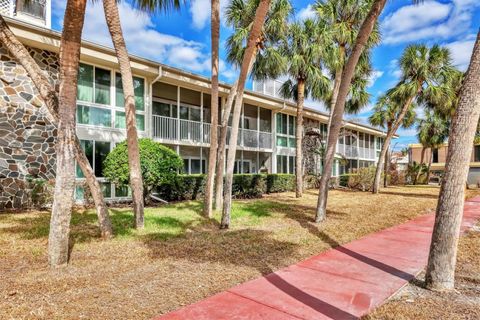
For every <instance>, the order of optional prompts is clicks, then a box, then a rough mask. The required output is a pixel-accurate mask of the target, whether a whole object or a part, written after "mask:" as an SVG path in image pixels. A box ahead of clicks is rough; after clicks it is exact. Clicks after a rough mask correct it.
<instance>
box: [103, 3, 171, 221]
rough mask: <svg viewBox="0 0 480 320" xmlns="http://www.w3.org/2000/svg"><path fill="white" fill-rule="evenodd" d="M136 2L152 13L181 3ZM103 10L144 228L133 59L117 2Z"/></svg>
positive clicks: (135, 207)
mask: <svg viewBox="0 0 480 320" xmlns="http://www.w3.org/2000/svg"><path fill="white" fill-rule="evenodd" d="M134 2H135V3H136V5H138V6H139V7H140V8H141V9H143V10H148V11H154V10H157V9H160V10H167V9H169V8H171V7H174V8H175V9H178V8H179V6H180V4H179V1H178V0H166V1H165V0H156V1H153V0H149V1H144V0H136V1H134ZM103 9H104V12H105V19H106V21H107V26H108V30H109V32H110V36H111V38H112V42H113V46H114V48H115V53H116V55H117V59H118V63H119V66H120V74H121V79H122V88H123V95H124V99H125V101H124V105H125V121H126V129H127V142H128V143H127V145H128V167H129V169H130V188H131V189H132V202H133V213H134V217H135V228H137V229H142V228H143V227H144V212H143V210H144V192H143V182H142V172H141V167H140V149H139V146H138V133H137V125H136V116H135V114H136V111H135V92H134V87H133V75H132V69H131V66H130V58H129V56H128V51H127V46H126V44H125V39H124V38H123V32H122V26H121V24H120V14H119V12H118V4H117V0H103Z"/></svg>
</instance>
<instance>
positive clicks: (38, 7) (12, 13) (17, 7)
mask: <svg viewBox="0 0 480 320" xmlns="http://www.w3.org/2000/svg"><path fill="white" fill-rule="evenodd" d="M50 6H51V3H50V0H30V1H25V0H0V14H2V15H4V16H7V17H11V18H18V19H20V20H24V21H27V22H30V23H34V24H39V25H42V26H46V27H47V28H50Z"/></svg>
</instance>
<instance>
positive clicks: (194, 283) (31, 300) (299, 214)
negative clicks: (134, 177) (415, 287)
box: [0, 187, 477, 319]
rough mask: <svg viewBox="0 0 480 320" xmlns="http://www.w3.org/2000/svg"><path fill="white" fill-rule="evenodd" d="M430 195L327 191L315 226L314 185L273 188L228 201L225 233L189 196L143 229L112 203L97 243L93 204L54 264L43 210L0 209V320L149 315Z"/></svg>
mask: <svg viewBox="0 0 480 320" xmlns="http://www.w3.org/2000/svg"><path fill="white" fill-rule="evenodd" d="M476 194H477V192H476V191H469V195H470V196H473V195H476ZM437 195H438V189H437V188H417V187H392V188H388V189H387V190H383V192H382V193H381V194H380V195H372V194H370V193H361V192H350V191H332V192H331V195H330V198H329V206H328V220H327V221H326V222H324V223H322V224H320V225H316V224H314V223H312V220H313V216H314V209H315V205H316V198H317V196H316V193H315V192H313V191H308V192H306V194H305V196H304V198H302V199H296V198H295V196H294V193H282V194H272V195H267V196H265V197H264V198H262V199H255V200H242V201H235V202H234V207H233V214H232V224H231V229H230V230H228V231H220V230H219V229H218V221H219V216H218V215H217V216H215V218H214V219H211V220H208V219H204V218H202V217H201V215H200V212H201V203H200V202H196V201H190V202H181V203H175V204H170V205H167V206H163V207H158V208H148V209H146V215H145V225H146V227H145V229H144V230H142V231H136V230H134V229H133V228H132V213H131V211H130V210H129V209H128V208H112V209H111V211H110V212H111V216H112V220H113V223H114V229H115V233H116V237H115V238H114V239H112V240H110V241H101V240H99V238H98V229H97V227H96V216H95V213H94V212H93V211H92V210H86V211H83V210H78V211H77V212H75V214H74V215H73V220H72V250H71V259H70V265H69V266H68V267H67V268H65V269H62V270H50V269H49V268H48V267H47V260H46V245H47V238H48V223H49V213H48V212H28V213H16V214H0V298H1V299H0V319H82V318H86V319H119V318H122V319H145V318H150V317H152V316H154V315H158V314H162V313H165V312H168V311H170V310H174V309H177V308H179V307H181V306H182V305H186V304H190V303H193V302H195V301H198V300H200V299H202V298H205V297H207V296H210V295H212V294H215V293H217V292H219V291H222V290H225V289H227V288H229V287H231V286H233V285H235V284H238V283H241V282H244V281H246V280H249V279H252V278H255V277H258V276H260V275H262V274H266V273H269V272H272V271H274V270H277V269H279V268H282V267H285V266H287V265H290V264H292V263H295V262H297V261H300V260H303V259H306V258H308V257H309V256H311V255H315V254H318V253H321V252H322V251H325V250H327V249H329V248H331V247H333V246H337V245H338V244H342V243H345V242H349V241H352V240H354V239H357V238H359V237H362V236H364V235H366V234H369V233H372V232H375V231H377V230H380V229H384V228H386V227H389V226H392V225H395V224H398V223H401V222H404V221H406V220H409V219H410V218H413V217H415V216H417V215H420V214H424V213H427V212H429V211H431V210H433V208H434V207H435V205H436V199H437Z"/></svg>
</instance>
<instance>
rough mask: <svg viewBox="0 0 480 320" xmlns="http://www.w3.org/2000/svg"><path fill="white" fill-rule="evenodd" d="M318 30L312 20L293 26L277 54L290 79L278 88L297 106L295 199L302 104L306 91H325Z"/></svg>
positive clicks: (299, 183)
mask: <svg viewBox="0 0 480 320" xmlns="http://www.w3.org/2000/svg"><path fill="white" fill-rule="evenodd" d="M317 30H318V29H317V26H316V24H315V23H314V21H313V20H308V19H307V20H305V21H303V22H297V23H292V24H291V25H290V27H289V30H288V38H287V39H286V41H285V42H284V43H283V45H282V46H281V49H280V52H281V54H282V55H283V56H284V57H285V58H286V61H287V68H286V69H287V74H288V76H289V77H290V79H289V80H287V81H286V82H285V83H284V84H283V85H282V88H281V94H282V96H283V97H284V98H293V99H294V100H295V101H296V102H297V117H296V132H295V141H296V143H295V144H296V150H295V157H296V158H295V176H296V179H295V196H296V197H297V198H301V197H302V192H303V154H302V141H303V103H304V100H305V92H306V88H307V90H308V88H315V91H317V92H318V91H323V92H325V91H327V88H328V85H329V79H328V78H326V77H325V76H324V75H323V74H322V69H321V58H322V51H323V48H322V47H321V46H320V45H319V44H318V43H317V42H315V41H312V39H314V38H315V37H316V35H315V33H316V32H317Z"/></svg>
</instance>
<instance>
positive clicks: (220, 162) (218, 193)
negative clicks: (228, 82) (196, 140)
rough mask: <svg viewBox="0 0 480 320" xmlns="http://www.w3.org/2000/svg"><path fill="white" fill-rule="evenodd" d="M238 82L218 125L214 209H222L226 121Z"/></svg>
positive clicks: (232, 90) (229, 96)
mask: <svg viewBox="0 0 480 320" xmlns="http://www.w3.org/2000/svg"><path fill="white" fill-rule="evenodd" d="M237 87H238V81H237V82H235V83H234V84H233V85H232V87H231V88H230V91H229V93H228V98H227V102H226V103H225V106H224V108H223V114H222V123H221V125H220V138H219V139H218V150H217V169H216V171H217V172H216V175H215V209H217V210H219V209H220V208H222V207H223V183H224V181H223V172H224V170H225V154H226V153H227V150H226V148H227V136H228V119H229V117H230V112H232V107H233V100H234V99H235V96H236V94H237Z"/></svg>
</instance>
